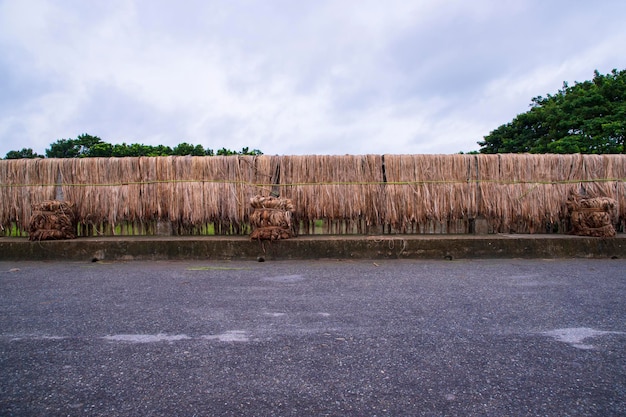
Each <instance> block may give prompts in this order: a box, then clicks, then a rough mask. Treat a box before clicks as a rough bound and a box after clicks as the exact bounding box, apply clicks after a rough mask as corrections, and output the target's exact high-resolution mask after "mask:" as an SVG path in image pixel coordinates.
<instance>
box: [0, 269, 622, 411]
mask: <svg viewBox="0 0 626 417" xmlns="http://www.w3.org/2000/svg"><path fill="white" fill-rule="evenodd" d="M0 271H1V272H0V415H1V416H498V417H502V416H605V417H606V416H624V415H626V301H625V300H626V260H581V259H577V260H547V261H542V260H481V261H398V260H396V261H376V262H374V261H357V262H351V261H329V260H326V261H297V262H296V261H293V262H292V261H283V262H264V263H260V262H201V261H189V262H128V263H100V262H98V263H68V262H50V263H43V262H41V263H35V262H33V263H27V262H0Z"/></svg>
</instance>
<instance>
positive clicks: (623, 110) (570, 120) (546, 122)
mask: <svg viewBox="0 0 626 417" xmlns="http://www.w3.org/2000/svg"><path fill="white" fill-rule="evenodd" d="M478 144H479V145H480V146H481V149H480V152H481V153H505V152H510V153H520V152H531V153H594V154H603V153H626V70H623V71H617V70H613V71H612V72H611V73H610V74H607V75H602V74H600V73H599V72H598V71H597V70H596V71H595V72H594V77H593V80H591V81H585V82H581V83H578V82H577V83H575V84H574V85H573V86H569V85H568V84H567V83H563V88H562V89H560V90H559V91H558V92H557V94H555V95H550V94H548V95H547V97H541V96H539V97H535V98H533V99H532V104H531V108H530V110H529V111H527V112H526V113H522V114H519V115H518V116H517V117H515V118H514V119H513V120H512V121H511V122H509V123H506V124H504V125H502V126H499V127H498V128H496V129H495V130H493V131H492V132H491V133H489V135H487V136H485V137H484V140H483V141H480V142H478Z"/></svg>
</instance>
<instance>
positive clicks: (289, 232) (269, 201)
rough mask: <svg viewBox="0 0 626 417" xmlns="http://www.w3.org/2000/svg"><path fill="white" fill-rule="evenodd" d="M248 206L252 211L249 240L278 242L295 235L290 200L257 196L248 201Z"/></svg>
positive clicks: (292, 207) (292, 209) (292, 206)
mask: <svg viewBox="0 0 626 417" xmlns="http://www.w3.org/2000/svg"><path fill="white" fill-rule="evenodd" d="M250 205H251V206H252V208H253V209H254V211H253V212H252V214H250V224H251V225H252V227H253V230H252V233H251V234H250V239H257V240H279V239H289V238H291V237H294V236H295V235H296V233H295V228H294V222H293V212H294V205H293V203H292V202H291V200H289V199H286V198H277V197H271V196H270V197H263V196H259V195H257V196H254V197H252V198H251V199H250Z"/></svg>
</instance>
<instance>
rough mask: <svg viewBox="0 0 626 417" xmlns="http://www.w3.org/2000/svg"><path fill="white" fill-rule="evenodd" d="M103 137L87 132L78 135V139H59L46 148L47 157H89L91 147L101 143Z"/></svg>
mask: <svg viewBox="0 0 626 417" xmlns="http://www.w3.org/2000/svg"><path fill="white" fill-rule="evenodd" d="M101 143H103V142H102V139H100V138H99V137H97V136H91V135H88V134H86V133H83V134H82V135H78V138H76V139H59V140H57V141H56V142H54V143H52V144H51V145H50V148H49V149H46V157H48V158H78V157H89V156H94V155H90V152H91V148H92V147H94V146H96V145H98V144H101Z"/></svg>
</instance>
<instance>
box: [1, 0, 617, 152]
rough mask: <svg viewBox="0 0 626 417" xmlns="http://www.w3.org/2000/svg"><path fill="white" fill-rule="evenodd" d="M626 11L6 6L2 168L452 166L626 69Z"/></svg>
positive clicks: (110, 3) (562, 0)
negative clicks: (161, 151) (242, 163)
mask: <svg viewBox="0 0 626 417" xmlns="http://www.w3.org/2000/svg"><path fill="white" fill-rule="evenodd" d="M625 16H626V2H625V1H623V0H596V1H593V2H592V1H588V0H585V1H582V0H513V1H509V0H472V1H467V0H385V1H382V0H315V1H304V0H178V1H172V0H90V1H84V0H0V157H4V155H6V153H7V152H8V151H10V150H20V149H22V148H32V149H33V151H35V152H37V153H39V154H44V152H45V149H46V148H48V147H49V145H50V144H51V143H53V142H56V141H57V140H59V139H73V138H76V137H77V136H78V135H80V134H83V133H87V134H90V135H93V136H98V137H100V138H101V139H102V140H104V141H105V142H109V143H113V144H115V143H122V142H125V143H127V144H130V143H143V144H146V145H169V146H172V147H173V146H175V145H177V144H179V143H183V142H187V143H191V144H194V145H198V144H200V145H202V146H204V147H205V148H210V149H214V150H217V149H221V148H227V149H232V150H240V149H241V148H243V147H248V148H250V149H259V150H261V151H262V152H263V153H265V154H268V155H307V154H325V155H344V154H451V153H458V152H460V151H463V152H468V151H472V150H477V149H479V145H478V144H477V142H478V141H480V140H482V139H483V137H484V136H485V135H488V134H489V133H490V132H491V131H492V130H494V129H496V128H497V127H498V126H500V125H502V124H505V123H507V122H509V121H511V120H512V119H513V118H514V117H515V116H516V115H518V114H520V113H524V112H526V111H527V110H528V109H529V105H530V103H531V99H532V98H533V97H536V96H539V95H543V96H545V95H546V94H554V93H556V92H557V91H558V90H559V89H560V88H561V87H562V86H563V82H564V81H567V82H568V83H569V84H570V85H571V84H573V83H574V82H576V81H578V82H582V81H585V80H590V79H592V78H593V72H594V70H598V71H599V72H600V73H602V74H607V73H609V72H610V71H611V70H612V69H618V70H622V69H626V24H625V23H624V17H625Z"/></svg>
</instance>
